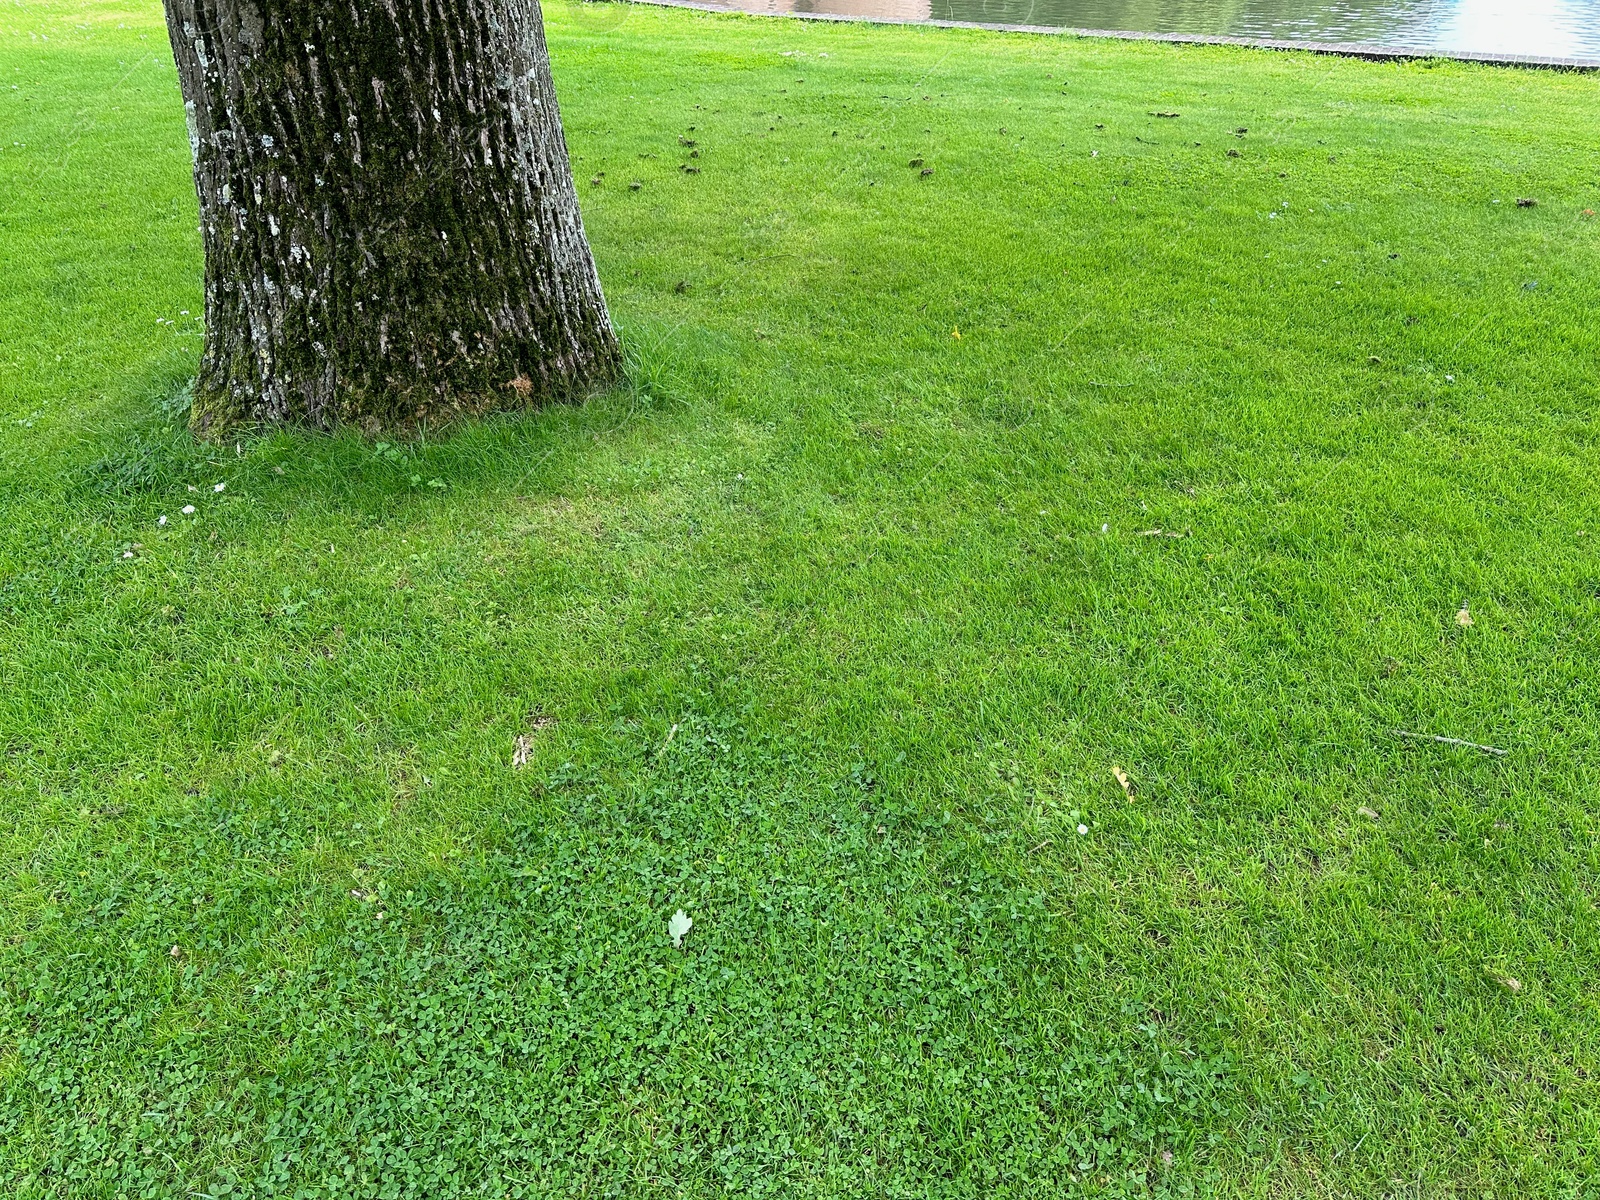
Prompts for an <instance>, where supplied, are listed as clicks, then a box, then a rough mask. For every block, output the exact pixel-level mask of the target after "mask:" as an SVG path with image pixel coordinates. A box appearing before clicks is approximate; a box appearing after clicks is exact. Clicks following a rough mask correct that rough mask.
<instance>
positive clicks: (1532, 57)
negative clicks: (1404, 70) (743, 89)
mask: <svg viewBox="0 0 1600 1200" xmlns="http://www.w3.org/2000/svg"><path fill="white" fill-rule="evenodd" d="M628 3H632V4H653V5H656V6H658V7H661V8H692V9H694V10H696V11H697V12H709V13H722V14H724V15H729V14H732V15H735V16H745V17H791V18H794V19H796V20H801V21H855V22H864V23H866V24H869V25H932V26H934V27H936V28H940V29H988V30H992V31H995V32H997V33H1049V34H1060V35H1064V36H1067V37H1082V38H1116V39H1118V40H1120V41H1126V42H1171V43H1174V44H1176V45H1181V46H1244V47H1246V48H1247V49H1251V50H1302V51H1305V52H1307V53H1309V54H1336V55H1340V56H1342V57H1345V58H1364V59H1368V60H1370V61H1372V62H1411V61H1415V60H1417V59H1430V58H1434V59H1449V60H1452V61H1455V62H1471V63H1485V64H1487V65H1489V66H1495V67H1541V68H1546V69H1550V70H1557V71H1600V59H1596V58H1553V57H1548V56H1545V55H1538V54H1524V55H1516V54H1488V53H1483V54H1480V53H1475V52H1473V51H1470V50H1423V49H1420V48H1410V47H1404V46H1374V45H1369V44H1366V43H1362V42H1296V41H1284V40H1281V39H1278V38H1245V37H1219V36H1213V35H1211V34H1203V33H1141V32H1139V31H1137V30H1131V29H1073V28H1070V27H1068V26H1064V25H991V24H988V23H985V22H980V21H935V20H932V19H929V20H921V19H917V18H910V17H860V16H851V15H846V14H843V13H811V12H782V13H758V12H749V11H747V10H745V9H741V8H730V7H727V6H725V5H719V4H707V3H703V2H702V0H628Z"/></svg>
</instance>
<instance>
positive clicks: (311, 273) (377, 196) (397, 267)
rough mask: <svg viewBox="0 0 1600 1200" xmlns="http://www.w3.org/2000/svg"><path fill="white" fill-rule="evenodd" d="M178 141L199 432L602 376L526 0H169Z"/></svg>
mask: <svg viewBox="0 0 1600 1200" xmlns="http://www.w3.org/2000/svg"><path fill="white" fill-rule="evenodd" d="M166 12H167V28H168V33H169V34H170V36H171V38H172V48H173V52H174V54H175V56H176V58H177V63H178V76H179V80H180V82H181V85H182V89H183V97H184V103H185V108H186V110H187V113H188V119H189V140H190V145H191V148H192V149H193V151H194V174H195V186H196V190H197V191H198V192H199V196H200V223H201V231H202V240H203V242H204V246H205V259H206V266H205V314H206V341H205V350H204V354H203V357H202V359H201V365H200V374H199V378H198V380H197V381H196V384H195V402H194V424H195V427H196V429H198V430H200V431H201V432H209V433H212V434H216V433H219V432H221V431H222V430H223V429H226V428H227V427H229V426H231V425H234V424H237V423H239V422H245V421H269V422H283V421H294V422H304V423H309V424H312V425H317V426H323V427H328V426H332V425H334V424H338V423H341V422H355V423H357V424H359V425H362V426H364V427H366V428H369V429H378V428H390V429H392V428H406V427H411V426H415V425H416V424H418V423H419V422H423V421H433V420H442V419H445V418H448V417H452V416H455V415H460V414H471V413H481V412H486V411H488V410H491V409H495V408H505V407H511V406H525V405H530V404H537V403H541V402H543V401H545V400H547V399H552V398H557V397H563V396H571V395H573V394H576V393H582V392H585V391H588V390H591V389H593V388H595V387H597V386H600V385H603V384H604V383H606V382H607V381H609V380H610V379H612V378H613V377H614V376H615V374H616V373H617V370H618V367H619V353H618V349H617V340H616V336H615V334H614V333H613V331H612V328H611V323H610V319H609V317H608V316H607V314H606V307H605V300H604V298H603V297H602V295H601V292H600V280H599V277H598V275H597V274H596V272H595V267H594V260H593V258H592V256H591V255H590V252H589V244H588V241H587V240H586V239H585V237H584V233H583V225H582V223H581V220H580V218H579V213H578V197H577V192H576V190H575V189H574V187H573V183H572V169H571V165H570V162H569V161H568V157H567V147H566V141H565V138H564V137H563V135H562V131H561V119H560V114H559V112H558V111H557V108H556V96H555V88H554V85H553V84H552V82H551V78H550V66H549V56H548V53H547V51H546V48H545V41H544V27H543V21H542V17H541V14H540V10H539V3H538V0H166Z"/></svg>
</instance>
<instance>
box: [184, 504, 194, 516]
mask: <svg viewBox="0 0 1600 1200" xmlns="http://www.w3.org/2000/svg"><path fill="white" fill-rule="evenodd" d="M183 515H184V516H186V517H192V516H194V505H192V504H185V505H184V506H183Z"/></svg>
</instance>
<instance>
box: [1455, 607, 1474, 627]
mask: <svg viewBox="0 0 1600 1200" xmlns="http://www.w3.org/2000/svg"><path fill="white" fill-rule="evenodd" d="M1456 624H1457V625H1459V626H1461V628H1463V629H1466V628H1467V627H1468V626H1470V625H1471V624H1472V614H1471V613H1469V612H1468V611H1467V606H1466V605H1465V604H1463V605H1462V606H1461V611H1460V612H1458V613H1457V614H1456Z"/></svg>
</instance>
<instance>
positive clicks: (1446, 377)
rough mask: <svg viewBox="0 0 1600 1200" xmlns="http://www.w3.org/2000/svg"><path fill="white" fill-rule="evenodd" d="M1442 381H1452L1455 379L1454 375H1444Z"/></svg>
mask: <svg viewBox="0 0 1600 1200" xmlns="http://www.w3.org/2000/svg"><path fill="white" fill-rule="evenodd" d="M1444 381H1445V382H1446V383H1454V382H1455V381H1456V377H1455V376H1454V375H1446V376H1445V377H1444Z"/></svg>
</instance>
